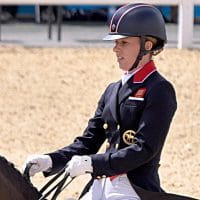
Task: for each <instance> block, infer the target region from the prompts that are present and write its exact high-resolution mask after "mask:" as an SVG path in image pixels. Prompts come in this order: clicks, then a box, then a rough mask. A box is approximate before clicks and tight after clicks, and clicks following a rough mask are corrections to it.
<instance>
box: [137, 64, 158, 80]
mask: <svg viewBox="0 0 200 200" xmlns="http://www.w3.org/2000/svg"><path fill="white" fill-rule="evenodd" d="M155 71H156V67H155V64H154V62H153V60H151V61H149V62H148V63H147V64H146V65H144V66H143V67H142V68H140V69H139V70H138V71H137V72H136V73H135V75H134V76H133V83H142V82H144V81H145V80H146V79H147V78H148V77H149V76H150V75H151V74H152V73H153V72H155Z"/></svg>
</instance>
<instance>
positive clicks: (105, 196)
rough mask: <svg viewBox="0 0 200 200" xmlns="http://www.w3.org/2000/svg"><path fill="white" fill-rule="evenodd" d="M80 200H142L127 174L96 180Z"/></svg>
mask: <svg viewBox="0 0 200 200" xmlns="http://www.w3.org/2000/svg"><path fill="white" fill-rule="evenodd" d="M80 200H140V197H139V196H138V195H137V193H136V192H135V190H134V189H133V187H132V186H131V184H130V182H129V180H128V178H127V176H126V174H123V175H120V176H117V177H116V178H115V179H113V180H112V181H111V180H110V178H102V179H95V180H94V182H93V184H92V186H91V188H90V190H89V191H88V192H87V193H86V194H85V195H84V196H83V197H82V198H81V199H80Z"/></svg>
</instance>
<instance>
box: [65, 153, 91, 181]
mask: <svg viewBox="0 0 200 200" xmlns="http://www.w3.org/2000/svg"><path fill="white" fill-rule="evenodd" d="M67 165H68V166H67V168H66V170H65V171H66V172H67V173H69V175H70V176H71V177H72V178H73V177H75V176H79V175H82V174H85V173H92V172H93V167H92V159H91V157H90V156H73V157H72V159H71V160H70V161H69V162H68V164H67Z"/></svg>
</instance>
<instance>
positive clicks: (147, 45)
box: [145, 40, 153, 51]
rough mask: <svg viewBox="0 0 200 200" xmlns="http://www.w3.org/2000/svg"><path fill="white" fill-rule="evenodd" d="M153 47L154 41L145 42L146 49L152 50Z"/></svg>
mask: <svg viewBox="0 0 200 200" xmlns="http://www.w3.org/2000/svg"><path fill="white" fill-rule="evenodd" d="M152 48H153V42H152V41H149V40H148V41H146V42H145V50H148V51H149V50H151V49H152Z"/></svg>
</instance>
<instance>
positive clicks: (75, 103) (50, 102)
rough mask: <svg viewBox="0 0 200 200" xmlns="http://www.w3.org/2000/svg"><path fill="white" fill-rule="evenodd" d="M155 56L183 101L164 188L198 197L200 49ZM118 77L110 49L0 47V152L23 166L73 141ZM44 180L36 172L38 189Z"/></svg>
mask: <svg viewBox="0 0 200 200" xmlns="http://www.w3.org/2000/svg"><path fill="white" fill-rule="evenodd" d="M154 60H155V62H156V64H157V67H158V69H159V70H160V72H162V74H164V76H165V77H167V78H168V79H169V80H171V81H172V82H173V84H174V87H175V89H176V92H177V100H178V110H177V112H176V115H175V117H174V120H173V123H172V125H171V129H170V132H169V135H168V137H167V141H166V144H165V147H164V151H163V155H162V160H161V168H160V176H161V182H162V186H163V188H164V189H165V190H166V191H168V192H173V193H178V194H182V195H189V196H192V197H196V198H200V181H199V180H200V142H199V141H200V103H199V102H200V84H199V81H200V78H199V77H200V51H198V50H177V49H166V50H165V51H164V52H163V53H161V54H160V55H158V56H157V57H155V59H154ZM120 76H121V71H120V70H119V69H118V65H117V62H116V58H115V56H114V54H113V53H112V49H109V48H73V49H72V48H49V49H48V48H22V47H12V46H9V47H6V46H5V47H0V83H1V84H0V91H1V93H0V135H1V140H0V152H1V153H0V154H1V155H2V156H5V157H6V158H7V159H8V160H9V161H11V162H13V163H14V164H15V165H16V167H17V168H18V169H19V170H21V167H22V164H23V163H24V161H25V159H26V157H27V156H28V155H30V154H36V153H47V152H51V151H54V150H56V149H58V148H60V147H63V146H65V145H67V144H69V143H71V142H72V141H73V138H74V137H75V136H78V135H80V134H82V132H83V130H84V129H85V127H86V126H87V121H88V119H89V118H90V117H92V116H93V114H94V110H95V108H96V103H97V101H98V99H99V97H100V95H101V94H102V92H103V91H104V88H105V87H106V86H107V85H108V83H109V82H111V81H116V80H118V79H119V78H120ZM88 179H89V177H85V176H82V177H80V178H77V179H75V180H74V182H73V183H72V184H71V185H70V186H69V187H68V188H67V189H66V190H65V191H64V193H63V194H62V195H61V196H60V198H59V199H62V200H64V199H65V198H66V197H71V196H73V197H77V196H78V194H79V193H80V192H81V190H82V188H83V185H84V184H85V183H86V182H87V180H88ZM46 181H47V179H44V178H43V176H42V175H41V174H37V175H36V176H35V177H33V178H32V182H33V184H34V185H35V186H36V187H37V188H40V187H41V186H42V185H43V184H44V183H45V182H46Z"/></svg>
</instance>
